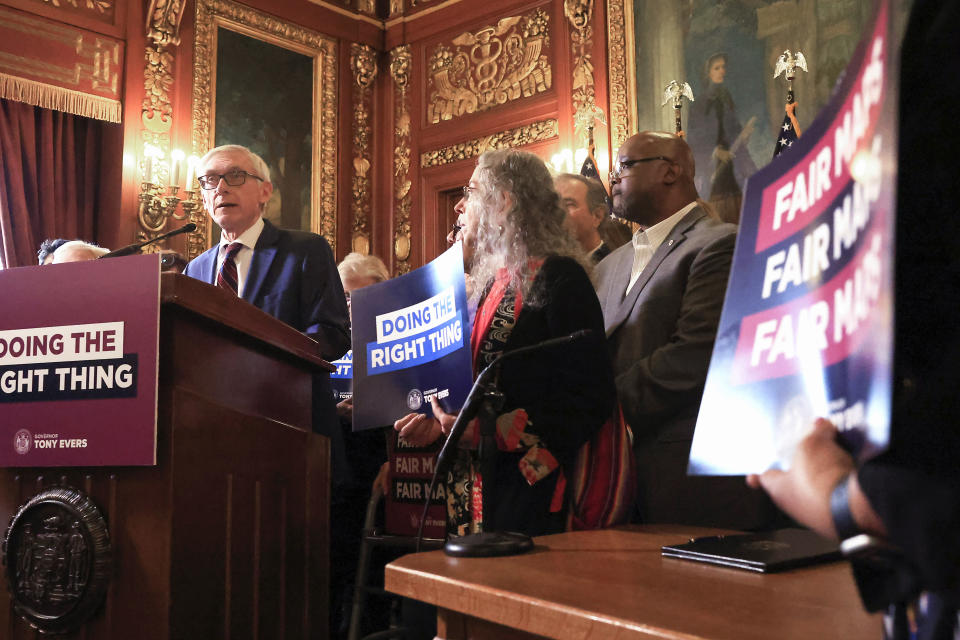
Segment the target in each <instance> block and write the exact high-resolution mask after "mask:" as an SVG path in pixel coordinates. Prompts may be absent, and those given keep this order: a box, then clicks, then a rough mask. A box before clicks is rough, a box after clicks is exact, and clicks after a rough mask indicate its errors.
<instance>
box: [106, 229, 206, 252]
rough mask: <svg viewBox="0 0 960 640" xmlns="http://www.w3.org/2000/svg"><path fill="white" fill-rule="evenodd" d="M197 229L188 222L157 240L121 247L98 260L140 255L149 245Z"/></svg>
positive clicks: (158, 237)
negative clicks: (141, 250) (143, 248)
mask: <svg viewBox="0 0 960 640" xmlns="http://www.w3.org/2000/svg"><path fill="white" fill-rule="evenodd" d="M196 229H197V225H195V224H194V223H192V222H188V223H187V224H185V225H183V226H182V227H180V228H179V229H174V230H173V231H168V232H167V233H164V234H161V235H159V236H157V237H156V238H152V239H150V240H144V241H143V242H137V243H136V244H128V245H127V246H125V247H121V248H119V249H117V250H115V251H111V252H110V253H105V254H103V255H102V256H100V257H99V258H97V259H98V260H103V259H104V258H119V257H120V256H129V255H132V254H134V253H139V252H140V249H141V248H142V247H145V246H147V245H148V244H153V243H154V242H160V241H161V240H166V239H167V238H170V237H173V236H177V235H180V234H181V233H190V232H191V231H195V230H196Z"/></svg>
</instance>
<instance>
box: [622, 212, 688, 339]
mask: <svg viewBox="0 0 960 640" xmlns="http://www.w3.org/2000/svg"><path fill="white" fill-rule="evenodd" d="M704 215H706V213H705V212H704V211H703V209H701V208H700V207H695V208H693V209H692V210H691V211H690V213H688V214H687V215H685V216H684V217H683V219H681V220H680V222H678V223H677V224H676V226H674V227H673V229H672V230H671V231H670V234H669V235H668V236H667V237H666V238H665V239H664V241H663V242H661V243H660V246H659V247H657V250H656V251H655V252H654V253H653V256H652V257H651V258H650V262H648V263H647V266H645V267H644V268H643V271H642V272H641V273H640V277H639V278H637V281H636V282H635V283H634V285H633V287H632V288H631V289H630V291H629V292H628V293H627V294H626V295H623V292H624V291H626V289H627V285H628V284H629V283H630V272H631V271H632V269H633V254H632V253H628V255H629V257H630V261H629V262H627V264H626V265H622V264H621V265H618V267H619V268H622V269H623V272H624V273H625V274H626V277H625V278H623V279H622V280H623V281H622V286H621V287H620V288H619V289H618V290H616V291H613V292H611V293H612V294H613V296H611V297H612V298H614V299H616V296H619V302H618V304H616V305H611V306H610V307H609V308H610V309H612V310H614V312H613V313H612V314H610V316H609V318H610V320H609V321H608V322H607V326H606V330H607V337H608V338H609V337H610V335H611V334H613V332H614V331H616V330H617V328H618V327H620V325H622V324H623V323H624V321H625V320H626V319H627V318H629V317H630V313H631V312H632V311H633V309H634V307H635V306H636V304H637V300H638V299H639V298H640V293H641V292H642V291H643V290H644V289H645V288H646V286H647V283H648V282H650V279H651V278H653V275H654V274H655V273H656V272H657V269H659V268H660V265H661V264H662V263H663V261H664V260H665V259H666V257H667V256H668V255H670V252H672V251H673V250H674V249H676V248H677V247H679V246H680V243H682V242H683V241H684V239H685V238H686V235H687V231H688V230H689V229H690V228H691V227H693V226H694V225H695V224H696V223H697V221H698V220H700V218H702V217H703V216H704ZM624 267H625V268H624ZM617 280H618V283H619V281H620V280H621V278H618V279H617Z"/></svg>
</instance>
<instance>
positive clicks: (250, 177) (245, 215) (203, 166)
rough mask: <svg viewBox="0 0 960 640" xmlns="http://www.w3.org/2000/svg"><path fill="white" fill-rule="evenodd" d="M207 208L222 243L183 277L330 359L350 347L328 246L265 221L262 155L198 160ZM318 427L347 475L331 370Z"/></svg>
mask: <svg viewBox="0 0 960 640" xmlns="http://www.w3.org/2000/svg"><path fill="white" fill-rule="evenodd" d="M198 181H199V183H200V188H201V189H202V191H201V194H202V196H203V207H204V209H206V211H207V213H208V214H209V215H210V217H211V218H212V219H213V221H214V222H216V223H217V225H218V226H219V227H220V229H221V234H220V243H219V244H218V245H217V246H215V247H213V248H211V249H208V250H207V251H205V252H204V253H202V254H201V255H199V256H198V257H196V258H195V259H193V260H192V261H191V262H190V264H188V265H187V268H186V269H185V270H184V274H185V275H188V276H190V277H192V278H196V279H197V280H202V281H203V282H206V283H208V284H212V285H215V286H217V287H220V288H222V289H224V290H226V291H228V292H231V293H233V294H235V295H237V296H239V297H241V298H243V299H244V300H246V301H247V302H249V303H251V304H253V305H254V306H256V307H258V308H260V309H262V310H263V311H266V312H267V313H269V314H270V315H272V316H273V317H275V318H277V319H278V320H281V321H283V322H285V323H286V324H288V325H290V326H291V327H293V328H294V329H296V330H297V331H301V332H303V333H305V334H307V336H309V337H311V338H313V339H314V340H316V341H317V342H318V343H319V346H320V353H321V354H322V356H323V357H324V358H325V359H326V360H336V359H338V358H339V357H340V356H342V355H343V354H344V353H346V352H347V349H349V348H350V329H349V326H350V322H349V315H348V313H347V302H346V298H345V296H344V294H343V285H342V284H341V283H340V275H339V273H338V272H337V265H336V262H335V261H334V259H333V252H332V251H331V250H330V245H329V244H327V241H326V240H325V239H323V238H322V237H321V236H319V235H317V234H314V233H309V232H306V231H292V230H288V229H278V228H277V227H275V226H274V225H273V224H271V223H270V222H269V221H268V220H265V219H264V218H263V217H262V213H263V208H264V206H265V205H266V202H267V200H269V199H270V194H271V193H273V184H272V183H271V182H270V170H269V168H268V167H267V164H266V163H265V162H264V161H263V159H262V158H260V156H258V155H257V154H255V153H253V152H252V151H250V150H249V149H247V148H246V147H242V146H240V145H224V146H221V147H217V148H215V149H211V150H210V151H208V152H207V153H206V155H204V156H203V158H201V159H200V170H199V178H198ZM313 428H314V431H317V432H319V433H323V434H324V435H326V436H328V437H330V451H331V458H332V466H333V482H334V487H336V485H337V483H338V481H339V480H340V479H341V478H343V477H345V475H344V474H345V473H346V470H345V469H343V468H342V467H343V465H344V459H345V458H344V454H343V443H342V438H341V436H340V429H339V423H338V421H337V414H336V407H335V404H334V401H333V391H332V389H331V387H330V381H329V379H328V374H327V373H326V372H324V373H322V374H316V375H315V376H314V379H313Z"/></svg>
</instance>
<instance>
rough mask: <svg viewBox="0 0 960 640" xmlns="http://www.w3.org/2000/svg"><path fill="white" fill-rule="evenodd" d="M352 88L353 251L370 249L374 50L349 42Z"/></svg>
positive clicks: (375, 61) (375, 67) (375, 63)
mask: <svg viewBox="0 0 960 640" xmlns="http://www.w3.org/2000/svg"><path fill="white" fill-rule="evenodd" d="M350 69H351V70H352V71H353V79H354V82H355V83H356V86H355V87H354V90H353V192H352V196H353V203H352V211H353V233H352V238H351V245H352V248H353V250H354V251H356V252H358V253H362V254H368V253H370V167H371V163H370V156H371V151H370V137H371V125H370V118H371V116H372V115H373V91H372V87H373V81H374V80H375V79H376V77H377V53H376V51H374V49H373V48H372V47H369V46H367V45H364V44H356V43H354V44H352V45H350Z"/></svg>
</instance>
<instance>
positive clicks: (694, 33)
mask: <svg viewBox="0 0 960 640" xmlns="http://www.w3.org/2000/svg"><path fill="white" fill-rule="evenodd" d="M624 8H625V10H629V9H632V11H633V15H632V24H633V34H632V35H633V46H634V51H633V53H634V56H633V57H634V60H635V64H634V65H633V66H634V68H633V69H632V70H630V69H628V72H629V71H632V74H633V79H634V80H635V82H636V85H635V86H636V92H635V93H634V94H633V95H635V96H636V102H637V120H636V122H637V130H644V129H659V130H668V131H672V130H673V128H674V126H673V114H672V111H673V109H672V108H669V105H668V107H662V106H661V98H662V96H663V90H664V87H665V86H666V85H667V84H668V83H669V82H670V81H671V80H677V81H679V82H687V83H689V84H690V86H691V88H692V89H693V95H694V100H693V102H690V101H687V102H686V103H685V104H684V106H683V116H684V118H683V119H684V131H685V135H686V136H687V141H688V142H689V143H690V146H691V147H692V148H693V151H694V160H695V163H696V184H697V190H698V192H699V194H700V196H701V197H702V198H703V199H705V200H708V201H710V202H711V204H713V206H714V208H715V209H716V211H717V213H718V214H719V215H720V216H721V217H722V218H723V219H725V220H728V221H732V222H736V221H737V220H738V219H739V211H740V204H741V201H742V194H743V188H744V184H745V182H746V180H747V179H748V178H749V177H750V176H751V175H752V174H753V173H754V172H755V171H756V170H757V168H759V167H762V166H764V165H765V164H767V163H768V162H770V161H771V159H772V157H773V150H774V145H775V142H776V139H777V135H778V132H779V128H780V126H781V124H782V122H783V117H784V104H785V101H786V84H785V83H784V80H783V76H781V77H780V78H779V79H774V65H775V62H776V59H777V57H778V56H779V55H780V54H781V53H783V52H784V50H786V49H790V50H792V51H796V50H801V51H802V52H803V54H804V55H805V57H806V60H807V64H808V68H809V71H808V72H807V73H803V72H800V73H799V74H798V76H797V79H796V82H795V83H794V88H795V92H796V97H797V101H798V103H799V106H798V107H797V112H798V115H799V117H798V119H799V121H800V123H801V125H803V124H804V123H807V124H809V123H810V122H811V121H812V120H813V118H814V116H815V115H816V113H817V111H818V110H819V109H820V107H821V106H823V105H824V104H825V103H826V102H827V99H828V98H829V96H830V92H831V91H832V89H833V87H834V86H835V85H836V82H837V80H838V78H839V77H840V75H841V73H842V72H843V69H844V68H845V67H846V65H847V62H849V60H850V57H851V56H852V54H853V52H854V50H855V49H856V46H857V44H858V43H859V40H860V36H861V33H862V31H863V28H864V26H865V25H866V24H867V23H868V22H869V20H870V18H871V15H872V11H873V2H872V1H871V0H683V1H682V2H676V1H668V0H634V1H633V2H630V0H627V6H625V7H624ZM628 23H629V21H628Z"/></svg>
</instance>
